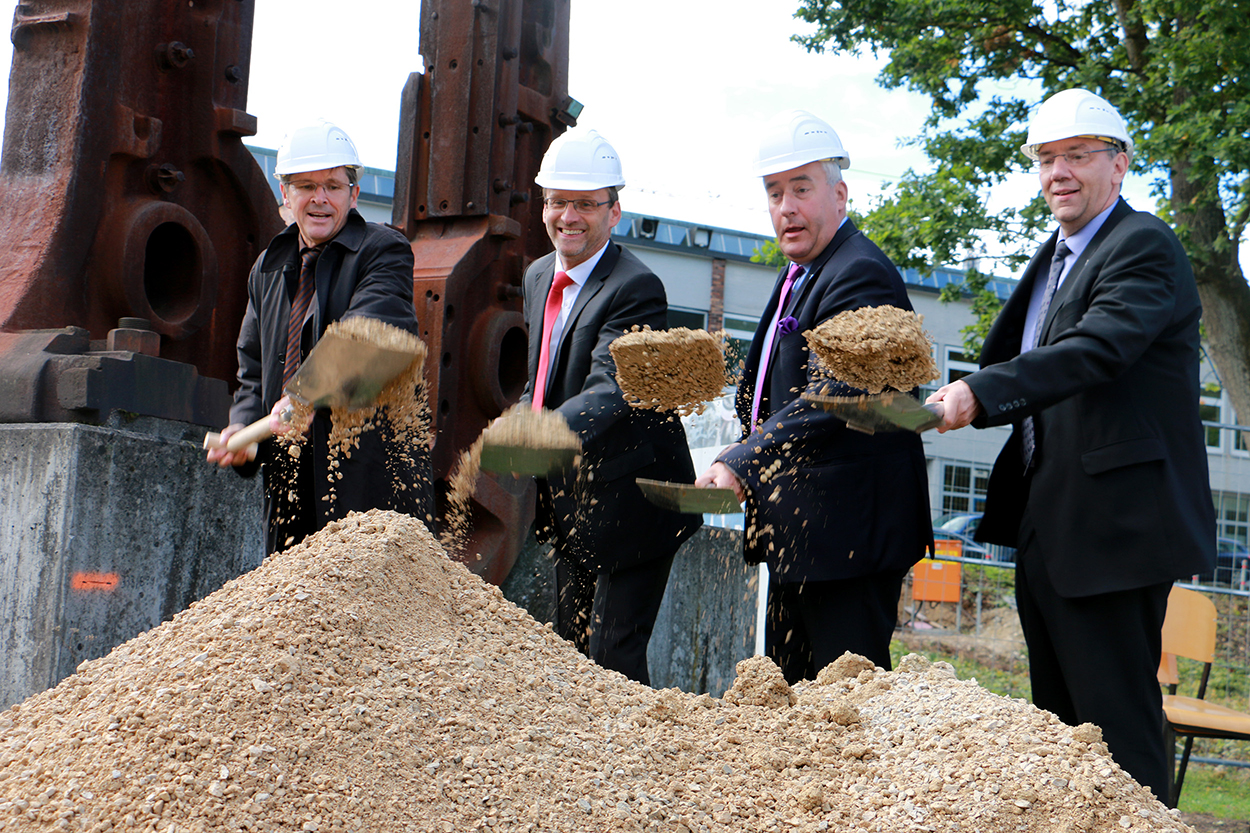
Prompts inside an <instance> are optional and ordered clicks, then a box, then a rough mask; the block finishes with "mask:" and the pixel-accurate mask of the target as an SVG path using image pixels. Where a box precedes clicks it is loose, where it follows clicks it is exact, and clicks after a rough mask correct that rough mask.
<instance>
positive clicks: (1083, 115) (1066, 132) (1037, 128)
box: [1020, 88, 1133, 159]
mask: <svg viewBox="0 0 1250 833" xmlns="http://www.w3.org/2000/svg"><path fill="white" fill-rule="evenodd" d="M1076 136H1090V137H1093V138H1096V139H1102V140H1104V141H1108V142H1112V141H1113V140H1114V142H1119V143H1120V145H1121V146H1122V147H1123V148H1124V152H1125V153H1127V154H1128V155H1129V158H1130V159H1131V158H1132V157H1133V140H1132V139H1130V138H1129V135H1128V128H1126V127H1125V126H1124V119H1122V118H1120V114H1119V113H1118V112H1116V109H1115V108H1114V107H1112V106H1111V104H1110V103H1108V102H1107V100H1106V99H1105V98H1102V97H1101V96H1096V95H1094V94H1093V93H1091V92H1090V91H1089V90H1082V89H1077V88H1073V89H1070V90H1061V91H1060V92H1057V93H1055V94H1054V95H1052V96H1051V97H1050V98H1048V99H1046V100H1045V101H1043V102H1042V105H1041V106H1040V107H1038V108H1037V113H1036V114H1035V115H1034V116H1033V120H1032V121H1031V122H1029V135H1028V138H1027V139H1026V140H1025V143H1024V144H1023V145H1021V146H1020V150H1021V152H1023V153H1024V155H1025V156H1027V157H1029V158H1030V159H1036V158H1037V148H1038V147H1039V146H1040V145H1044V144H1046V143H1047V142H1054V141H1057V140H1059V139H1071V138H1073V137H1076Z"/></svg>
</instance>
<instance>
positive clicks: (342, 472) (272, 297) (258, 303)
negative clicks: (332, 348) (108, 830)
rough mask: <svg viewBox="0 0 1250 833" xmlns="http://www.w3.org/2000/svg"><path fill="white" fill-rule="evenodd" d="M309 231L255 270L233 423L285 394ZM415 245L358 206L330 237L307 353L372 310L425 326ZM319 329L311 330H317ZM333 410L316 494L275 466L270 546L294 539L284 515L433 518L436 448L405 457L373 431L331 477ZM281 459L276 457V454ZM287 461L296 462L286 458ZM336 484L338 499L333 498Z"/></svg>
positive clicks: (320, 442) (244, 469) (264, 450)
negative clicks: (287, 535)
mask: <svg viewBox="0 0 1250 833" xmlns="http://www.w3.org/2000/svg"><path fill="white" fill-rule="evenodd" d="M299 246H300V242H299V229H297V228H296V227H295V225H293V224H292V225H291V226H289V227H287V228H286V229H285V230H284V231H282V232H280V233H279V234H278V235H277V236H276V237H274V239H273V241H272V242H271V243H270V244H269V247H268V248H267V249H265V251H263V252H261V254H260V257H258V258H257V259H256V263H255V265H253V267H252V271H251V274H250V275H248V279H247V289H248V302H247V311H246V313H245V314H244V316H243V323H242V325H241V327H240V329H239V342H238V355H239V374H238V379H239V388H238V390H236V391H235V394H234V404H233V405H232V406H231V408H230V421H231V422H240V423H244V424H247V423H251V422H253V421H255V420H257V419H260V418H261V417H263V416H265V415H266V414H268V413H269V412H270V410H272V408H273V406H274V405H275V404H276V403H277V401H278V400H279V399H281V398H282V371H283V365H284V364H285V362H286V340H287V318H288V317H289V315H290V311H291V297H290V291H289V290H290V285H291V284H292V282H293V281H295V280H296V279H297V275H296V273H295V270H296V269H297V268H298V266H297V263H298V257H297V255H296V253H297V252H298V250H299ZM412 269H413V261H412V246H411V245H410V244H409V243H408V241H407V239H405V237H404V236H403V235H402V234H400V233H399V232H397V231H395V230H394V229H392V228H387V227H386V226H382V225H379V224H377V223H369V222H366V221H365V219H364V217H362V216H361V215H360V214H359V213H358V212H357V211H356V210H355V209H353V210H352V211H351V212H350V213H349V214H348V217H347V221H346V222H345V223H344V225H343V228H342V229H341V230H340V231H339V233H338V234H337V235H335V237H334V239H333V240H331V241H329V242H328V243H326V245H325V249H324V250H323V252H322V254H321V257H320V258H319V259H318V260H317V266H316V286H317V294H316V305H315V306H313V308H312V309H311V310H310V315H311V318H312V326H311V327H310V328H306V331H305V337H304V354H305V355H307V353H308V352H309V351H310V350H312V348H313V346H314V345H315V344H316V343H317V340H318V339H320V338H321V334H322V333H324V332H325V330H326V327H328V326H329V325H330V324H331V323H332V322H334V321H338V320H340V319H343V318H351V317H352V316H356V315H362V316H366V317H369V318H376V319H379V320H381V321H385V322H386V323H388V324H392V325H394V326H396V327H401V328H403V329H405V330H408V331H409V332H414V333H415V332H416V331H417V320H416V315H415V313H414V312H413V306H412ZM309 330H311V337H310V335H309V332H308V331H309ZM330 429H331V425H330V415H329V411H328V409H324V410H322V411H319V412H318V413H317V416H316V418H315V419H314V420H313V424H312V427H311V428H310V429H309V433H310V436H311V446H312V447H311V449H306V450H305V453H306V454H311V457H312V464H311V467H312V477H313V481H312V488H313V490H314V496H313V498H312V499H311V500H297V501H295V503H294V505H292V504H291V502H290V500H289V497H288V494H289V492H290V491H291V485H292V484H291V483H289V482H288V478H289V477H290V473H289V472H288V471H287V470H286V469H285V468H282V469H281V471H275V466H273V465H266V466H265V515H266V518H267V521H268V523H267V526H266V528H267V530H268V534H267V536H266V540H267V545H268V548H269V551H271V552H273V551H276V550H278V549H282V548H283V547H284V546H285V542H284V541H283V540H282V538H281V534H279V533H278V532H277V526H278V524H279V522H280V521H281V519H283V518H286V519H291V518H294V517H295V516H296V515H299V516H303V517H305V518H306V519H307V525H308V527H309V528H310V529H320V528H321V527H322V526H324V525H325V524H326V523H328V522H329V521H331V520H335V519H338V518H342V517H344V516H345V515H346V514H347V513H348V512H351V511H361V512H363V511H365V510H368V509H373V508H381V509H394V510H396V511H398V512H403V513H405V514H408V515H412V516H414V517H418V518H420V519H422V520H423V521H429V520H430V516H431V513H432V511H433V494H432V491H431V486H430V478H429V455H428V452H426V451H424V450H422V449H418V450H415V451H413V452H412V454H411V456H412V457H414V458H416V464H415V466H414V465H409V464H406V463H403V462H401V461H399V460H398V459H396V455H394V454H393V453H392V451H393V449H391V448H389V447H388V445H387V443H386V442H385V440H384V436H383V433H382V432H381V431H380V430H375V431H366V432H364V434H362V435H361V437H360V446H359V447H358V448H357V449H355V450H354V451H353V452H352V454H351V456H350V457H347V456H343V455H340V459H339V468H338V469H337V472H338V473H339V477H338V478H337V479H336V480H335V481H334V483H333V485H332V484H331V481H330V479H329V472H330V470H329V463H330V458H329V436H330ZM275 454H285V452H283V451H280V450H278V449H277V442H276V441H275V440H266V441H265V442H263V443H261V444H260V449H259V453H258V454H257V459H256V460H255V461H254V462H253V463H251V464H248V465H246V466H240V467H238V468H237V469H236V471H238V472H239V473H240V474H242V475H244V476H245V477H246V476H251V475H254V474H255V473H256V470H257V468H259V466H260V464H261V463H266V462H270V461H272V460H273V455H275ZM274 462H276V461H274ZM283 462H286V461H283ZM331 489H333V491H334V500H326V499H324V498H327V497H328V496H329V494H330V491H331Z"/></svg>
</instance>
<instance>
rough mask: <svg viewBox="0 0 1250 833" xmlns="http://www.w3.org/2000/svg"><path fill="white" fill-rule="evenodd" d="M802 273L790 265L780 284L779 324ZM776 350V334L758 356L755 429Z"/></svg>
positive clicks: (752, 415) (754, 405)
mask: <svg viewBox="0 0 1250 833" xmlns="http://www.w3.org/2000/svg"><path fill="white" fill-rule="evenodd" d="M802 271H803V267H802V266H800V265H799V264H797V263H792V264H790V271H789V272H787V273H786V279H785V282H784V283H782V284H781V296H780V297H779V298H778V299H777V315H776V318H777V321H778V322H780V321H781V318H782V316H783V315H785V311H786V301H788V300H790V287H792V286H794V281H795V279H796V278H797V277H798V276H799V273H800V272H802ZM776 349H777V334H776V333H775V332H774V333H773V334H772V340H771V341H769V342H768V345H767V349H766V350H765V351H764V353H763V354H762V355H761V356H760V369H759V373H757V374H756V375H755V401H754V402H753V403H752V404H751V426H752V428H754V427H755V425H756V423H757V422H758V421H759V414H760V400H761V399H763V398H764V397H763V395H762V394H761V391H762V390H763V389H764V384H765V382H766V380H767V379H768V365H769V361H770V360H771V358H772V354H773V352H774V351H775V350H776Z"/></svg>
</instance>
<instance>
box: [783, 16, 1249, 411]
mask: <svg viewBox="0 0 1250 833" xmlns="http://www.w3.org/2000/svg"><path fill="white" fill-rule="evenodd" d="M1247 11H1248V9H1247V6H1246V2H1245V0H1114V2H1109V3H1088V2H1063V0H1060V2H1058V3H1050V2H1047V3H1041V2H1036V3H1035V2H1029V1H1028V0H999V2H985V0H844V1H843V2H834V0H800V1H799V7H798V9H797V11H796V12H795V17H797V18H799V19H801V20H804V21H806V22H808V23H812V24H815V25H816V30H815V31H814V32H813V33H812V34H811V35H805V36H795V37H794V40H795V41H796V42H798V43H800V44H802V45H803V46H804V47H806V48H807V49H808V50H810V51H813V52H824V51H843V52H852V53H862V52H865V51H868V52H872V53H873V54H875V55H885V56H888V62H887V63H886V65H885V67H884V68H883V69H882V71H881V74H880V75H879V77H878V82H879V83H880V84H881V85H882V86H884V87H887V88H896V87H906V88H907V89H910V90H913V91H917V92H920V93H923V94H925V95H927V96H928V97H929V99H930V102H931V104H932V111H931V113H930V116H929V118H928V120H927V122H926V126H925V131H924V133H923V134H922V135H921V136H919V137H916V139H915V141H916V143H918V144H920V145H922V146H923V147H924V149H925V152H926V154H927V155H928V157H929V158H930V159H931V160H932V162H933V167H932V169H930V170H928V171H923V172H916V171H908V172H907V173H906V174H905V175H904V177H903V179H902V181H900V182H899V183H898V184H897V185H896V186H894V187H893V188H892V189H891V190H890V192H889V193H888V194H887V196H886V198H885V199H884V200H882V201H881V202H880V203H879V204H877V205H876V206H875V207H874V208H873V209H872V211H870V212H869V213H868V215H867V216H866V217H865V218H864V222H863V227H864V228H865V231H867V232H868V234H869V236H871V237H872V238H873V239H874V240H875V241H876V242H877V243H878V244H879V245H881V247H882V248H883V249H885V251H886V253H887V254H889V255H890V256H891V257H892V258H894V259H895V261H896V262H897V263H898V264H899V265H900V266H905V267H907V266H910V267H915V268H918V269H921V270H922V271H927V270H931V269H933V268H934V267H936V266H938V265H943V264H952V265H953V264H956V263H959V262H961V261H962V260H963V259H964V256H965V253H967V252H970V251H975V252H981V253H984V252H986V251H989V252H995V253H998V257H997V258H996V260H997V263H998V264H999V265H1000V268H999V269H996V270H995V271H996V272H998V273H999V274H1003V273H1004V272H1003V271H1000V270H1001V269H1002V268H1004V267H1005V268H1006V269H1010V270H1012V271H1014V269H1015V268H1017V267H1018V266H1019V264H1020V263H1022V262H1023V260H1024V259H1025V258H1027V256H1028V255H1029V254H1031V252H1032V251H1033V250H1034V249H1035V248H1036V245H1037V243H1038V238H1039V237H1040V236H1041V233H1042V232H1043V230H1044V229H1046V228H1049V227H1051V226H1053V221H1052V220H1051V218H1050V216H1049V212H1047V211H1046V209H1045V205H1044V204H1043V203H1041V201H1040V198H1039V199H1037V200H1034V201H1033V202H1031V203H1030V204H1029V205H1027V206H1013V207H1009V208H1007V209H1004V210H1002V211H996V212H990V211H989V210H988V209H987V208H986V200H987V194H988V189H989V188H990V187H991V186H993V185H995V184H997V183H999V182H1002V181H1003V179H1004V177H1006V175H1007V174H1008V173H1009V172H1012V171H1020V170H1022V169H1024V168H1025V165H1026V164H1027V160H1025V158H1024V157H1023V156H1022V155H1021V154H1020V152H1019V146H1020V145H1021V144H1022V143H1023V141H1024V135H1025V131H1026V127H1027V121H1028V118H1029V115H1030V113H1031V112H1032V109H1033V108H1035V107H1036V106H1037V104H1039V103H1040V102H1041V101H1042V100H1043V99H1044V98H1045V97H1046V96H1047V95H1050V94H1051V93H1054V92H1057V91H1059V90H1061V89H1065V88H1068V87H1085V88H1086V89H1089V90H1091V91H1093V92H1096V93H1099V94H1100V95H1102V96H1104V97H1105V98H1107V99H1108V100H1109V101H1111V102H1112V103H1113V104H1115V105H1116V107H1117V108H1118V109H1119V110H1120V113H1121V114H1122V115H1123V116H1124V118H1125V120H1126V122H1127V123H1128V125H1129V129H1130V131H1131V132H1132V133H1133V135H1134V139H1135V142H1136V145H1137V154H1136V159H1135V160H1134V166H1135V168H1136V170H1137V171H1139V172H1142V173H1146V174H1147V175H1154V176H1155V177H1156V181H1157V185H1158V188H1157V193H1159V194H1160V195H1161V196H1162V197H1164V198H1165V200H1166V202H1165V209H1164V213H1165V214H1167V215H1168V217H1167V219H1169V220H1170V221H1171V222H1172V223H1173V224H1174V225H1175V226H1176V227H1177V231H1178V233H1179V234H1180V236H1181V238H1182V240H1183V241H1184V242H1185V244H1186V248H1187V250H1188V251H1189V253H1190V257H1191V259H1192V260H1194V261H1195V269H1196V270H1197V271H1199V272H1201V271H1202V267H1203V266H1204V265H1206V264H1211V268H1212V269H1217V270H1219V274H1218V275H1216V274H1207V275H1205V277H1204V276H1202V275H1200V282H1202V281H1205V282H1207V283H1208V284H1209V283H1210V282H1212V281H1216V280H1219V281H1222V283H1223V284H1224V289H1225V290H1226V291H1228V292H1234V293H1236V292H1243V291H1244V292H1245V293H1246V294H1247V295H1250V288H1246V286H1245V280H1244V277H1243V276H1242V273H1241V268H1240V265H1239V263H1238V261H1237V258H1236V252H1237V248H1238V245H1239V242H1240V239H1241V237H1242V235H1243V234H1244V232H1245V227H1246V220H1247V216H1250V185H1248V184H1247V183H1248V182H1250V136H1248V134H1247V132H1248V131H1250V27H1247V26H1246V25H1245V23H1244V21H1245V20H1246V18H1247ZM968 289H969V290H970V291H971V292H972V293H973V297H974V298H977V297H978V294H977V293H978V289H977V287H976V283H975V281H974V280H973V279H972V278H970V279H969V287H968ZM975 308H976V309H980V310H981V311H982V314H990V310H991V308H992V305H989V304H988V303H987V304H986V305H984V306H979V307H975ZM982 323H984V322H982ZM1248 329H1250V328H1248ZM1243 410H1250V408H1247V409H1243Z"/></svg>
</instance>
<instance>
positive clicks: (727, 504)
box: [634, 477, 742, 515]
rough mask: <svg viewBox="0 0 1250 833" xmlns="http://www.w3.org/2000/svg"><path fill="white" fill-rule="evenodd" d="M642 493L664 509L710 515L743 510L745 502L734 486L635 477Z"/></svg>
mask: <svg viewBox="0 0 1250 833" xmlns="http://www.w3.org/2000/svg"><path fill="white" fill-rule="evenodd" d="M634 482H635V483H637V484H638V488H639V489H641V490H642V495H643V497H645V498H646V499H647V500H649V501H651V502H652V503H654V504H655V505H656V506H658V507H660V508H661V509H668V510H670V511H672V512H706V513H708V514H709V515H733V514H735V513H737V512H741V511H742V504H740V503H738V498H737V496H736V495H734V490H733V489H712V488H704V487H702V486H695V485H694V484H693V483H669V482H666V481H664V480H648V479H647V478H645V477H638V478H635V479H634Z"/></svg>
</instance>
